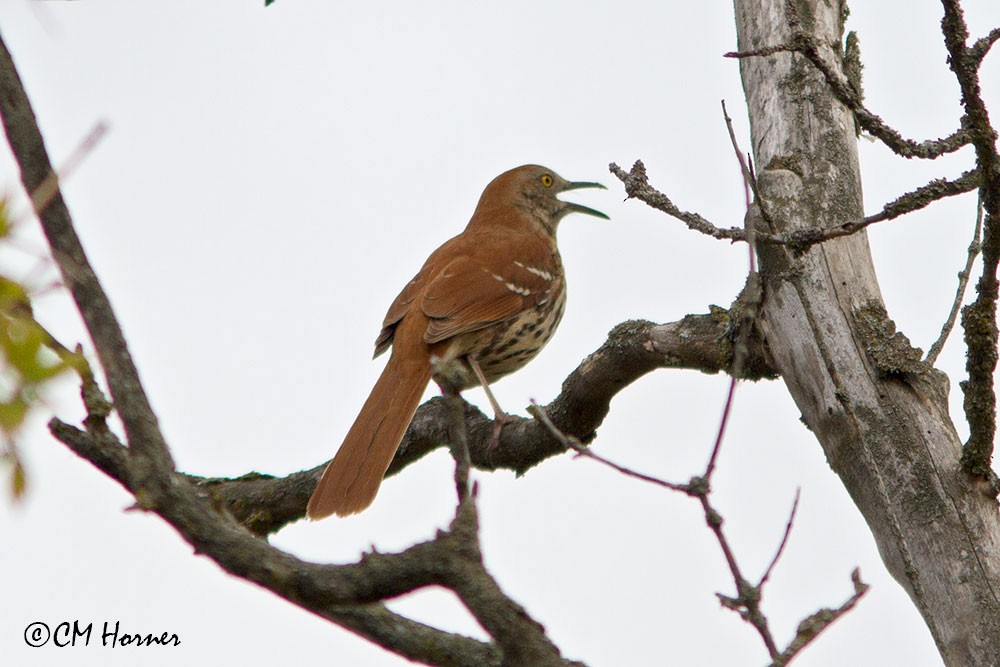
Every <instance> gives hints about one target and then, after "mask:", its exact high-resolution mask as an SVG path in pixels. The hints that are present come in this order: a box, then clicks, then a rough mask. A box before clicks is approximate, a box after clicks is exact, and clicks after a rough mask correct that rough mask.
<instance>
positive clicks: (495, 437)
mask: <svg viewBox="0 0 1000 667" xmlns="http://www.w3.org/2000/svg"><path fill="white" fill-rule="evenodd" d="M465 359H466V361H467V362H468V363H469V368H471V369H472V372H473V373H475V374H476V379H478V380H479V384H480V386H481V387H482V388H483V391H485V392H486V398H487V399H488V400H489V402H490V407H492V408H493V433H492V435H490V442H489V445H488V447H489V449H490V450H493V449H496V448H497V447H499V446H500V432H501V431H503V427H504V426H506V425H507V424H509V423H510V422H512V421H514V417H512V416H511V415H510V414H508V413H506V412H504V410H503V409H502V408H501V407H500V403H498V402H497V398H496V396H494V395H493V392H492V391H491V390H490V383H489V382H487V381H486V376H485V375H484V374H483V369H482V368H480V367H479V363H478V362H477V361H476V360H475V358H474V357H472V355H468V356H466V357H465Z"/></svg>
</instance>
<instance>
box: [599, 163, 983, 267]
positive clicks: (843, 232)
mask: <svg viewBox="0 0 1000 667" xmlns="http://www.w3.org/2000/svg"><path fill="white" fill-rule="evenodd" d="M611 173H613V174H614V175H615V176H617V177H618V178H619V179H620V180H621V181H622V182H623V183H624V184H625V191H626V193H627V194H628V195H629V197H635V198H637V199H639V200H641V201H643V202H645V203H646V204H648V205H649V206H651V207H653V208H655V209H657V210H660V211H663V212H664V213H666V214H667V215H670V216H672V217H675V218H677V219H679V220H681V221H682V222H684V223H685V224H687V226H688V228H690V229H692V230H694V231H697V232H701V233H702V234H705V235H706V236H711V237H712V238H716V239H724V240H728V241H746V240H747V231H746V230H745V229H739V228H737V227H730V228H727V229H723V228H720V227H716V226H715V225H714V224H712V223H711V222H709V221H708V220H706V219H705V218H703V217H701V216H700V215H698V214H697V213H688V212H686V211H680V210H679V209H678V208H677V207H676V206H675V205H674V203H673V202H672V201H671V200H670V198H669V197H667V196H666V195H665V194H663V193H662V192H660V191H658V190H657V189H656V188H654V187H652V186H651V185H650V184H649V180H648V178H647V176H646V167H645V165H644V164H643V163H642V161H641V160H637V161H636V162H635V164H634V165H633V166H632V169H631V170H630V171H629V172H627V173H626V172H625V171H624V170H623V169H621V167H619V166H618V165H617V164H614V163H612V164H611ZM981 183H982V178H981V175H980V173H979V171H978V170H975V169H973V170H970V171H967V172H965V173H964V174H962V175H961V176H959V177H958V178H956V179H954V180H948V179H944V178H938V179H934V180H933V181H930V182H929V183H927V184H925V185H922V186H920V187H919V188H917V189H915V190H913V191H911V192H907V193H906V194H903V195H900V196H899V197H897V198H896V199H894V200H893V201H891V202H889V203H888V204H886V205H885V206H883V207H882V210H881V211H879V212H878V213H875V214H873V215H870V216H868V217H866V218H862V219H861V220H852V221H850V222H845V223H843V224H839V225H835V226H832V227H809V228H806V229H797V230H794V231H791V232H787V233H784V234H771V233H766V232H763V231H761V230H755V232H754V234H755V236H756V240H757V243H761V244H769V243H770V244H780V245H785V246H788V247H789V248H791V249H792V250H793V251H795V252H799V253H801V252H804V251H805V250H807V249H808V248H810V247H811V246H813V245H816V244H817V243H822V242H824V241H828V240H830V239H835V238H839V237H841V236H850V235H851V234H856V233H857V232H859V231H861V230H862V229H865V228H866V227H868V226H870V225H873V224H875V223H877V222H884V221H888V220H894V219H896V218H898V217H900V216H902V215H904V214H906V213H911V212H913V211H919V210H920V209H923V208H926V207H927V206H929V205H930V204H932V203H934V202H936V201H938V200H941V199H944V198H945V197H952V196H955V195H960V194H965V193H966V192H972V191H973V190H975V189H976V188H978V187H980V184H981ZM761 201H762V200H761V199H759V198H758V200H757V203H758V205H759V204H760V203H761ZM765 219H766V218H765Z"/></svg>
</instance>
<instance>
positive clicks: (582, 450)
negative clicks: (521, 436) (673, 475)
mask: <svg viewBox="0 0 1000 667" xmlns="http://www.w3.org/2000/svg"><path fill="white" fill-rule="evenodd" d="M528 412H529V413H531V416H532V417H534V418H535V419H537V420H538V421H539V422H541V423H542V425H543V426H545V428H546V429H548V431H549V433H551V434H552V437H554V438H555V439H556V440H558V441H559V442H560V443H561V444H562V445H563V446H564V447H565V448H566V449H572V450H573V451H574V452H576V453H577V454H578V455H579V456H582V457H585V458H588V459H593V460H594V461H597V462H598V463H600V464H602V465H606V466H608V467H609V468H611V469H613V470H615V471H617V472H619V473H621V474H623V475H625V476H626V477H632V478H634V479H638V480H642V481H643V482H649V483H650V484H655V485H657V486H662V487H664V488H667V489H670V490H672V491H680V492H681V493H686V494H688V495H695V494H694V493H693V492H692V491H691V488H690V485H688V484H676V483H674V482H668V481H666V480H664V479H659V478H658V477H653V476H651V475H647V474H645V473H641V472H638V471H636V470H632V469H631V468H626V467H625V466H621V465H618V464H617V463H615V462H613V461H609V460H608V459H606V458H604V457H603V456H600V455H599V454H595V453H594V452H592V451H591V450H590V448H589V447H584V446H583V443H581V442H580V441H579V440H577V439H576V438H574V437H573V436H571V435H566V434H565V433H563V432H562V431H560V430H559V428H558V427H557V426H556V425H555V424H553V423H552V420H551V419H550V418H549V415H548V413H546V412H545V408H543V407H542V406H541V405H539V404H538V403H537V402H536V401H535V400H534V399H532V400H531V407H530V408H528Z"/></svg>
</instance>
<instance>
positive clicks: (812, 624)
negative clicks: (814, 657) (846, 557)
mask: <svg viewBox="0 0 1000 667" xmlns="http://www.w3.org/2000/svg"><path fill="white" fill-rule="evenodd" d="M851 583H852V584H853V585H854V593H853V594H852V595H851V597H849V598H848V599H847V601H846V602H844V604H842V605H840V606H839V607H837V608H836V609H820V610H819V611H817V612H816V613H815V614H813V615H811V616H810V617H809V618H807V619H805V620H804V621H802V622H801V623H799V627H798V629H797V630H796V632H795V637H794V638H793V639H792V641H791V643H790V644H789V645H788V648H786V649H785V650H784V651H782V652H781V655H780V656H779V659H778V660H775V661H774V662H772V663H771V667H784V666H785V665H787V664H788V663H789V662H791V660H792V658H794V657H795V656H796V655H797V654H798V653H799V652H800V651H801V650H802V649H804V648H805V647H806V646H808V645H809V644H810V643H812V641H813V640H814V639H816V637H818V636H819V634H820V633H821V632H823V631H824V630H826V629H827V628H828V627H830V625H831V624H832V623H833V622H834V621H836V620H837V619H838V618H840V617H841V616H843V615H844V614H846V613H847V612H849V611H851V610H852V609H854V607H855V605H857V604H858V602H859V601H860V600H861V598H863V597H864V595H865V593H867V592H868V584H866V583H864V582H863V581H861V571H860V570H859V569H858V568H854V571H853V572H851Z"/></svg>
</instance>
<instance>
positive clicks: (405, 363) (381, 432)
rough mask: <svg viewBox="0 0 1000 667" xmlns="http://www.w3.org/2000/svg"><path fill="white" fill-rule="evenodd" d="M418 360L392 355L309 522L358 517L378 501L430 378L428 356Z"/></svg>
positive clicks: (316, 495)
mask: <svg viewBox="0 0 1000 667" xmlns="http://www.w3.org/2000/svg"><path fill="white" fill-rule="evenodd" d="M404 356H406V357H407V358H406V359H405V360H404V359H403V357H404ZM416 356H417V358H416V359H414V358H413V357H414V355H412V354H411V355H402V354H393V355H392V356H391V357H390V358H389V363H387V364H386V366H385V370H383V371H382V375H381V376H380V377H379V379H378V382H376V383H375V387H374V388H373V389H372V392H371V394H369V396H368V400H367V401H365V404H364V407H362V408H361V413H360V414H358V417H357V419H355V420H354V425H353V426H351V430H350V431H348V432H347V437H345V438H344V444H342V445H341V446H340V449H339V450H337V455H336V456H334V457H333V460H332V461H330V464H329V465H328V466H327V467H326V471H325V472H324V473H323V478H322V479H321V480H320V481H319V484H318V485H317V486H316V490H315V491H313V494H312V497H311V498H309V505H308V508H307V510H306V514H307V515H308V517H309V518H310V519H322V518H324V517H328V516H330V515H331V514H336V515H337V516H347V515H348V514H356V513H357V512H360V511H362V510H364V509H365V508H366V507H368V506H369V505H371V504H372V501H373V500H375V495H376V494H377V493H378V488H379V485H380V484H381V483H382V477H383V476H384V475H385V471H386V469H388V467H389V464H390V463H391V462H392V457H393V456H395V454H396V449H397V448H398V447H399V441H400V440H402V439H403V434H404V433H406V429H407V427H408V426H409V425H410V420H411V419H413V413H414V412H416V410H417V405H419V404H420V397H421V396H423V393H424V389H426V388H427V383H428V382H429V381H430V378H431V365H430V359H429V356H423V355H416Z"/></svg>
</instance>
